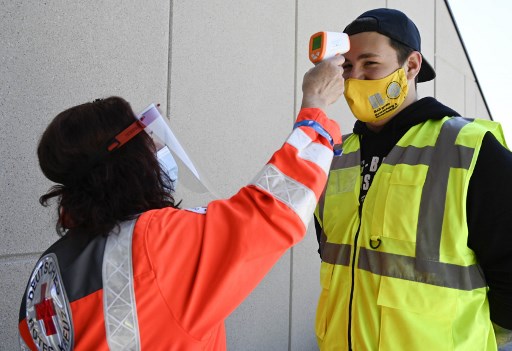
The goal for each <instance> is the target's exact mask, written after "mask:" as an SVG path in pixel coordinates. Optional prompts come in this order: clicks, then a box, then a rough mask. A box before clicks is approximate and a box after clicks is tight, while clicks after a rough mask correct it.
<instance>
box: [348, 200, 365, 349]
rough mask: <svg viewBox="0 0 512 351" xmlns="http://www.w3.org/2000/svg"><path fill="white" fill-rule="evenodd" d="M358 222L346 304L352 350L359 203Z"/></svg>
mask: <svg viewBox="0 0 512 351" xmlns="http://www.w3.org/2000/svg"><path fill="white" fill-rule="evenodd" d="M358 212H359V224H358V225H357V231H356V235H355V237H354V253H353V255H352V267H351V268H352V269H351V273H352V277H351V278H352V279H351V280H352V283H351V285H350V299H349V304H348V349H349V351H352V302H353V299H354V284H355V269H356V268H355V267H356V255H357V251H356V250H357V240H358V238H359V231H360V230H361V217H362V205H359V208H358Z"/></svg>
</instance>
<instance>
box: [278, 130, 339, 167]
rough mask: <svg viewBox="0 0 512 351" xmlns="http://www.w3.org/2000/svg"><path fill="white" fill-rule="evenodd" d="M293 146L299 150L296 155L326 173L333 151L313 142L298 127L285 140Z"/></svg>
mask: <svg viewBox="0 0 512 351" xmlns="http://www.w3.org/2000/svg"><path fill="white" fill-rule="evenodd" d="M286 142H287V143H288V144H290V145H292V146H293V147H295V148H296V149H297V150H298V151H299V152H298V156H299V157H300V158H302V159H303V160H308V161H311V162H313V163H315V164H317V165H318V166H319V167H320V168H321V169H322V170H323V171H324V172H325V174H326V175H327V174H328V173H329V167H330V166H331V161H332V157H333V151H332V150H331V149H329V148H328V147H326V146H324V145H322V144H320V143H315V142H313V140H312V139H311V138H310V137H309V136H308V135H307V134H306V133H305V132H304V131H302V129H300V128H295V129H294V131H293V132H292V134H290V136H289V137H288V140H287V141H286Z"/></svg>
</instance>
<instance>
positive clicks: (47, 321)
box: [35, 283, 57, 336]
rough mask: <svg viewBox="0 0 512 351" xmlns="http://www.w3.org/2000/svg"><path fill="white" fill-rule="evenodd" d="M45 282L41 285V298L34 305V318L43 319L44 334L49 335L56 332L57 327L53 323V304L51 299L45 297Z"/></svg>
mask: <svg viewBox="0 0 512 351" xmlns="http://www.w3.org/2000/svg"><path fill="white" fill-rule="evenodd" d="M46 284H47V283H44V284H43V285H41V300H40V302H39V303H38V304H36V305H35V308H36V319H37V320H38V321H40V320H41V319H42V320H43V323H44V329H45V330H46V335H47V336H50V335H53V334H57V329H55V323H53V318H52V317H53V316H55V315H56V313H55V307H54V306H53V300H52V299H47V298H46Z"/></svg>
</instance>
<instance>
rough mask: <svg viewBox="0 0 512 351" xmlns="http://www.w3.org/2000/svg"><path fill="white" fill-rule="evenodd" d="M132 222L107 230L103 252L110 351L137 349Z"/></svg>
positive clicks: (105, 309)
mask: <svg viewBox="0 0 512 351" xmlns="http://www.w3.org/2000/svg"><path fill="white" fill-rule="evenodd" d="M135 221H136V220H131V221H126V222H122V223H121V224H120V232H119V233H117V232H116V230H113V231H112V232H110V234H109V236H108V239H107V243H106V245H105V253H104V255H103V267H102V268H103V309H104V316H105V329H106V334H107V342H108V346H109V349H110V350H140V337H139V326H138V322H137V306H136V304H135V292H134V289H133V266H132V235H133V229H134V227H135Z"/></svg>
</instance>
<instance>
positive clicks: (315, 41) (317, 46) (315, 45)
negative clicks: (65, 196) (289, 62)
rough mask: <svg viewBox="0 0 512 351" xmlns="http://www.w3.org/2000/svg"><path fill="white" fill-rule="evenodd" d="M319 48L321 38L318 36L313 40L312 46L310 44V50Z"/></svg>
mask: <svg viewBox="0 0 512 351" xmlns="http://www.w3.org/2000/svg"><path fill="white" fill-rule="evenodd" d="M321 46H322V36H321V35H319V36H318V37H316V38H313V44H312V48H311V50H316V49H320V47H321Z"/></svg>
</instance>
